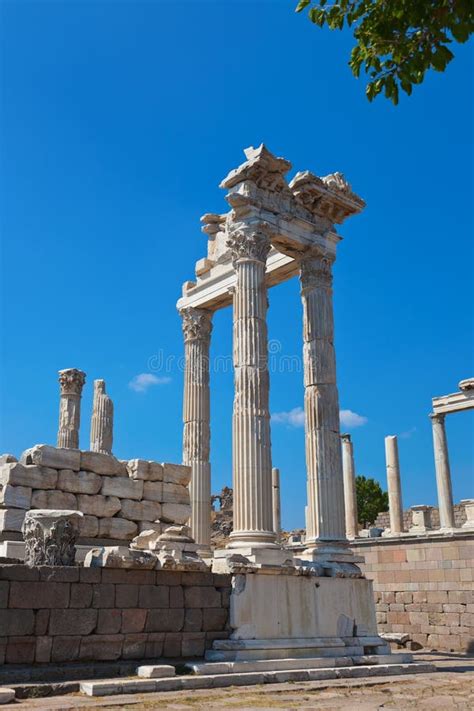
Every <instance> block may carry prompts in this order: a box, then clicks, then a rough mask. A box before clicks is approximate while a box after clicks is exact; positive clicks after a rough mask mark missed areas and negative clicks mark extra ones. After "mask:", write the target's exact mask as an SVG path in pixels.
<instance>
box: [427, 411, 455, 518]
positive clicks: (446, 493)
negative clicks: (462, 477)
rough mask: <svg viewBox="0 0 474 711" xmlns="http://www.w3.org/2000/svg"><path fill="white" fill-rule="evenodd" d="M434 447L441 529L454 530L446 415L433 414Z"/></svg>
mask: <svg viewBox="0 0 474 711" xmlns="http://www.w3.org/2000/svg"><path fill="white" fill-rule="evenodd" d="M430 417H431V423H432V425H433V446H434V460H435V468H436V486H437V489H438V506H439V522H440V528H454V508H453V492H452V486H451V470H450V468H449V456H448V441H447V439H446V427H445V421H444V420H445V415H439V414H436V413H432V414H431V415H430Z"/></svg>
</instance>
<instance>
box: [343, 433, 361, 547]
mask: <svg viewBox="0 0 474 711" xmlns="http://www.w3.org/2000/svg"><path fill="white" fill-rule="evenodd" d="M341 440H342V470H343V474H344V510H345V516H346V536H347V538H350V539H352V538H355V537H356V536H357V534H358V532H359V522H358V516H357V492H356V480H355V468H354V447H353V444H352V442H351V436H350V435H349V434H343V435H341Z"/></svg>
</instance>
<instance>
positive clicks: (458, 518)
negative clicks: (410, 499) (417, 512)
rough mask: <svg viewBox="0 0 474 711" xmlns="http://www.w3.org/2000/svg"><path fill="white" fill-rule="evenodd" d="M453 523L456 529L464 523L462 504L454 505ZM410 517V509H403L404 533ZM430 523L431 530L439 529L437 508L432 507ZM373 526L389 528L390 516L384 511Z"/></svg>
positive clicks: (410, 519) (409, 522)
mask: <svg viewBox="0 0 474 711" xmlns="http://www.w3.org/2000/svg"><path fill="white" fill-rule="evenodd" d="M453 508H454V523H455V526H456V527H457V528H461V526H462V525H463V524H464V523H466V509H465V506H464V504H454V506H453ZM412 517H413V512H412V510H411V509H405V511H404V512H403V527H404V530H405V531H408V529H409V528H410V527H411V525H412ZM431 523H432V526H433V528H439V527H440V521H439V509H438V507H437V506H433V508H432V510H431ZM374 526H375V527H376V528H390V514H389V512H388V511H384V512H383V513H379V515H378V516H377V518H376V519H375V522H374Z"/></svg>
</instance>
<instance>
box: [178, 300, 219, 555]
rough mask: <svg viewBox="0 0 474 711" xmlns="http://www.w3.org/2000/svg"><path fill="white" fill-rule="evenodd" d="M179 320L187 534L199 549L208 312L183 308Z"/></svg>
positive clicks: (205, 523) (204, 507)
mask: <svg viewBox="0 0 474 711" xmlns="http://www.w3.org/2000/svg"><path fill="white" fill-rule="evenodd" d="M180 314H181V317H182V319H183V321H182V324H183V336H184V349H185V372H184V403H183V423H184V431H183V464H187V465H188V466H190V467H191V471H192V473H191V484H190V497H191V533H192V537H193V538H194V540H195V542H196V543H197V544H198V545H199V546H200V547H201V549H202V550H203V552H205V551H206V550H210V544H211V465H210V462H209V454H210V442H211V427H210V393H209V345H210V340H211V331H212V313H211V311H207V310H206V309H196V308H191V307H189V308H186V309H182V310H181V311H180Z"/></svg>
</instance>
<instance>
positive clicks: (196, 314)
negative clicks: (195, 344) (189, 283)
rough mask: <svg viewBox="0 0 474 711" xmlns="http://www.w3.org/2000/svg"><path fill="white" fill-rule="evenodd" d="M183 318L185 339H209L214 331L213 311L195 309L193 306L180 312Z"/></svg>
mask: <svg viewBox="0 0 474 711" xmlns="http://www.w3.org/2000/svg"><path fill="white" fill-rule="evenodd" d="M179 313H180V314H181V318H182V319H183V323H182V325H183V334H184V340H185V341H199V340H201V341H206V340H207V341H208V340H209V339H210V337H211V331H212V312H211V311H208V310H207V309H195V308H193V307H191V306H189V307H188V308H185V309H181V311H180V312H179Z"/></svg>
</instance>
